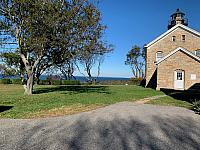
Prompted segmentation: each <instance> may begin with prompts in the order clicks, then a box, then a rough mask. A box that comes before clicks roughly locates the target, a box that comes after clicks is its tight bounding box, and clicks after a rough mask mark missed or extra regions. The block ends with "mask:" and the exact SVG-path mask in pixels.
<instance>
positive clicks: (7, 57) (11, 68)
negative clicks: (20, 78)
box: [0, 52, 22, 77]
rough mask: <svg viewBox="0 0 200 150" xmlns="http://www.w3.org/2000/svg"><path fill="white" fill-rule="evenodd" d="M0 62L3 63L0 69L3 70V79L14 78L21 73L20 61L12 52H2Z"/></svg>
mask: <svg viewBox="0 0 200 150" xmlns="http://www.w3.org/2000/svg"><path fill="white" fill-rule="evenodd" d="M0 61H2V62H4V64H2V65H1V66H2V67H1V68H4V69H3V70H4V71H3V73H1V74H2V75H3V77H7V76H15V75H19V74H20V73H22V71H21V70H22V67H21V59H20V57H19V56H18V55H17V54H16V53H13V52H4V53H1V54H0Z"/></svg>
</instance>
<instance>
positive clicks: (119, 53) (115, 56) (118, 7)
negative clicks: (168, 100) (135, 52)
mask: <svg viewBox="0 0 200 150" xmlns="http://www.w3.org/2000/svg"><path fill="white" fill-rule="evenodd" d="M98 7H99V9H100V11H101V13H102V22H103V24H104V25H106V26H107V29H106V31H105V34H104V39H105V40H106V41H107V42H108V43H109V44H113V45H114V51H113V52H112V53H111V54H108V55H107V56H106V58H105V60H104V62H103V64H102V66H101V75H100V76H104V77H128V78H129V77H132V76H133V75H132V73H131V69H130V68H129V66H126V65H125V64H124V61H125V59H126V54H127V53H128V51H129V50H130V49H131V47H132V46H133V45H138V46H140V47H143V45H144V44H148V43H149V42H151V41H152V40H154V39H155V38H156V37H158V36H159V35H161V34H162V33H164V32H166V31H167V25H168V21H169V20H170V16H171V15H172V14H173V13H174V12H175V11H176V9H177V8H179V9H180V10H181V11H182V12H184V13H185V14H186V16H185V17H186V18H188V21H189V27H191V28H193V29H195V30H197V31H200V0H100V4H99V6H98ZM96 72H97V71H96V68H94V70H93V73H94V74H96ZM76 74H77V75H78V73H76Z"/></svg>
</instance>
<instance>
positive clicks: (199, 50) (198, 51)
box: [195, 49, 200, 57]
mask: <svg viewBox="0 0 200 150" xmlns="http://www.w3.org/2000/svg"><path fill="white" fill-rule="evenodd" d="M195 55H196V56H198V57H200V49H198V50H196V51H195Z"/></svg>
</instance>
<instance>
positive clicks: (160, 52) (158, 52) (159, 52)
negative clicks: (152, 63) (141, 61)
mask: <svg viewBox="0 0 200 150" xmlns="http://www.w3.org/2000/svg"><path fill="white" fill-rule="evenodd" d="M158 54H161V56H162V57H161V58H158ZM162 58H163V52H162V51H157V52H156V61H159V60H161V59H162Z"/></svg>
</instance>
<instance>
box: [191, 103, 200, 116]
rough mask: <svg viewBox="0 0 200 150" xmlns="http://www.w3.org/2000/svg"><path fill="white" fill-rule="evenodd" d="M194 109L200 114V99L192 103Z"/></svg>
mask: <svg viewBox="0 0 200 150" xmlns="http://www.w3.org/2000/svg"><path fill="white" fill-rule="evenodd" d="M192 107H193V110H194V111H195V112H196V113H197V114H200V100H198V101H197V100H195V102H193V103H192Z"/></svg>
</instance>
